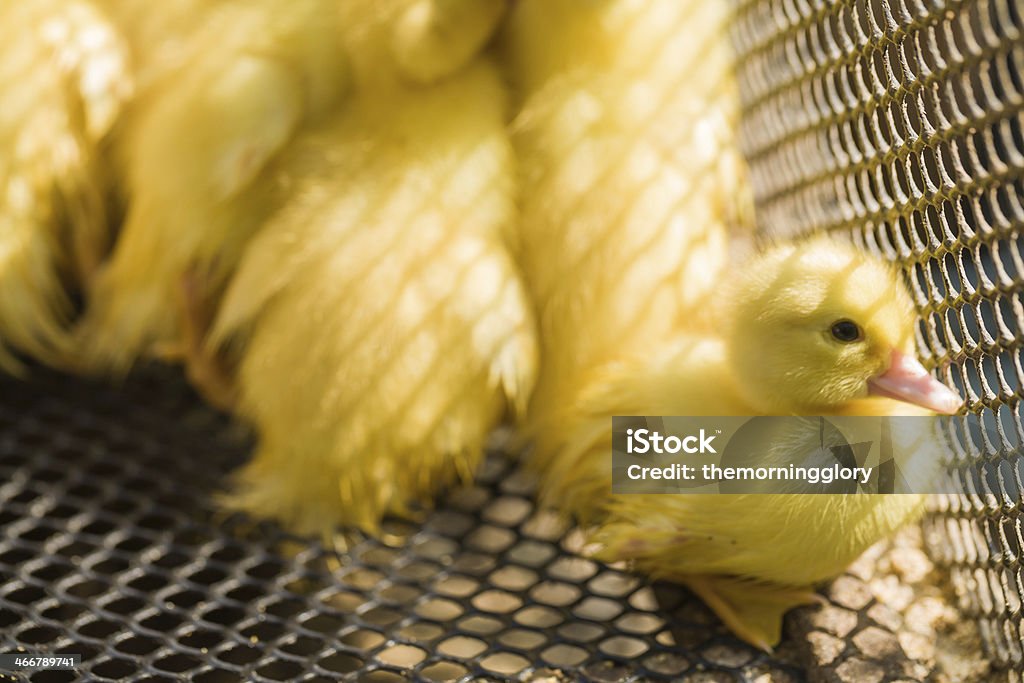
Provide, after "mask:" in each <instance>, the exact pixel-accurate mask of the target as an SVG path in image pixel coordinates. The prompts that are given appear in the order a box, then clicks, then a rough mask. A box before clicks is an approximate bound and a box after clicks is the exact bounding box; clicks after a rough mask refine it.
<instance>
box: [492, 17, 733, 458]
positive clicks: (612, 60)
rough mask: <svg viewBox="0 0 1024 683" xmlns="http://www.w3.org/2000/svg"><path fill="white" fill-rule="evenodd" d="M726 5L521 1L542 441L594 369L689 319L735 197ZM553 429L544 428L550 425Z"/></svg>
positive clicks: (513, 44) (519, 38)
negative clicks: (539, 347) (538, 340)
mask: <svg viewBox="0 0 1024 683" xmlns="http://www.w3.org/2000/svg"><path fill="white" fill-rule="evenodd" d="M730 11H731V10H730V3H728V2H720V1H715V2H677V1H676V0H651V1H646V2H637V1H636V0H596V1H591V2H579V0H520V1H519V2H517V3H516V5H515V8H514V10H513V11H512V14H511V16H510V18H509V20H508V22H507V27H506V29H505V31H504V35H503V56H504V61H505V64H506V66H507V70H508V73H509V78H510V80H511V81H512V83H513V84H514V86H515V87H516V90H517V94H518V100H519V102H518V105H517V106H518V113H517V115H516V117H515V119H514V121H513V124H512V138H513V143H514V146H515V149H516V152H517V157H518V159H519V162H520V166H521V170H520V176H521V183H522V187H521V196H522V199H521V207H522V215H521V217H520V219H519V232H520V234H519V237H518V238H519V240H520V242H521V247H520V250H521V253H520V263H521V265H522V267H523V270H524V273H525V277H526V280H527V283H528V285H529V286H530V289H531V291H532V294H533V298H534V301H535V304H536V307H537V311H538V324H539V329H540V334H539V339H540V341H541V346H542V349H541V351H542V352H541V369H540V377H539V379H538V387H537V390H536V393H535V396H534V398H533V399H532V402H531V407H530V413H531V417H530V423H531V425H532V432H533V434H534V436H535V437H536V438H537V439H539V440H541V441H543V440H544V439H546V438H548V428H547V427H546V426H545V425H557V424H558V423H559V422H560V421H561V417H560V414H561V411H562V410H563V409H564V408H565V407H566V406H569V405H572V404H573V403H574V402H575V401H576V400H577V398H578V397H579V396H580V395H581V393H582V392H584V391H585V387H584V385H583V383H584V381H585V379H586V377H587V376H588V375H589V374H590V373H592V372H593V371H594V369H595V368H597V367H600V366H602V365H603V364H606V363H610V362H613V361H615V360H616V359H618V358H620V357H621V356H622V355H624V354H629V353H635V352H638V351H639V350H641V349H643V348H645V346H646V345H647V344H649V343H650V341H651V340H656V339H664V338H666V337H667V336H668V335H672V334H677V333H678V332H679V331H680V330H684V329H696V328H699V327H700V321H701V319H702V318H703V317H704V309H705V308H706V307H707V306H706V301H707V298H708V296H709V295H710V294H711V292H712V291H714V289H715V287H716V286H717V282H718V279H717V277H716V274H717V273H718V272H719V271H720V270H721V268H722V266H723V265H724V263H725V259H726V256H727V239H726V237H727V231H728V229H729V228H730V227H734V228H735V227H745V225H746V222H747V216H748V215H749V202H750V198H749V196H748V193H747V190H746V183H745V182H744V177H745V173H744V167H743V164H742V161H741V159H740V155H739V153H738V151H737V145H736V125H737V122H738V98H737V92H736V84H735V79H734V77H733V75H732V71H731V69H732V59H731V54H730V50H729V41H728V33H727V29H728V23H729V17H730ZM554 429H555V430H556V431H557V427H554Z"/></svg>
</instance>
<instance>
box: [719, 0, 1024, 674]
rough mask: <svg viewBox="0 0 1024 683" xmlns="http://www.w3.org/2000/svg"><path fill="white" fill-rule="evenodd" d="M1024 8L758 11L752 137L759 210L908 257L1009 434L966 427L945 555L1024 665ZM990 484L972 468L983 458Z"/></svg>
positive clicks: (958, 358)
mask: <svg viewBox="0 0 1024 683" xmlns="http://www.w3.org/2000/svg"><path fill="white" fill-rule="evenodd" d="M1022 9H1024V7H1022V6H1021V5H1020V3H1018V2H1016V0H971V1H955V0H954V1H948V2H947V1H927V2H926V1H925V0H853V1H850V2H812V1H805V0H778V1H776V2H746V3H742V5H741V7H740V10H739V16H738V19H737V22H736V26H735V39H736V44H737V46H738V50H739V53H740V76H739V78H740V83H741V89H742V96H743V99H744V107H745V115H744V126H743V130H744V135H743V145H744V147H745V152H746V153H747V155H748V158H749V160H750V162H751V168H752V179H753V185H754V191H755V194H756V198H757V205H758V218H759V221H760V223H761V225H762V227H763V228H765V229H767V230H771V231H781V232H786V233H789V232H805V231H809V230H835V231H849V232H851V233H852V234H853V237H854V239H855V241H857V242H859V243H861V244H863V245H866V246H867V247H868V248H869V249H872V250H874V251H876V252H879V253H881V254H884V255H885V256H886V257H888V258H890V259H893V260H895V261H898V262H899V263H900V264H901V265H902V266H903V269H904V271H905V273H906V275H907V279H908V280H909V282H910V285H911V288H912V290H913V294H914V298H915V300H916V303H917V306H918V309H919V311H920V314H921V322H920V325H919V327H918V330H917V345H918V349H919V351H920V354H921V356H922V357H923V358H924V359H926V360H927V362H928V365H929V366H930V367H931V368H933V369H934V371H935V372H937V373H938V376H939V377H940V378H941V379H943V380H944V381H945V382H946V383H947V384H948V385H949V386H951V387H954V388H956V389H957V390H958V391H959V392H960V393H961V395H963V396H965V397H966V399H967V401H966V410H967V411H970V412H972V413H975V414H978V415H981V416H982V419H983V420H984V421H985V422H986V423H987V424H989V425H991V426H992V427H994V428H996V430H997V431H998V435H999V438H998V439H997V440H989V439H985V438H982V439H976V438H973V437H970V436H965V435H964V434H954V435H952V436H953V437H954V446H955V450H956V457H957V458H958V465H959V467H958V468H955V469H956V471H955V472H954V473H953V475H952V476H954V477H959V478H961V481H959V484H960V485H961V486H962V489H960V490H963V491H964V492H965V493H964V495H957V496H946V497H941V498H937V499H936V500H935V502H934V505H933V513H932V515H931V516H930V518H929V519H928V520H927V522H926V524H925V532H926V534H925V535H926V541H927V545H928V547H929V549H930V551H931V553H932V555H933V557H934V558H936V560H937V561H938V562H940V563H941V564H942V565H944V566H946V567H948V569H949V571H950V573H951V577H952V580H953V584H954V586H955V589H956V592H957V594H958V596H959V597H960V603H961V607H962V610H963V612H964V614H965V616H967V617H969V618H974V619H977V620H978V622H979V624H980V627H981V633H982V636H983V640H984V642H985V645H986V648H987V651H988V653H989V655H990V656H991V657H992V658H993V659H994V661H995V662H996V663H997V664H998V665H1001V666H1006V667H1010V668H1011V669H1012V670H1013V671H1014V672H1016V674H1015V677H1016V678H1019V675H1020V674H1019V672H1020V671H1022V670H1024V657H1022V649H1021V648H1022V640H1021V638H1022V632H1021V601H1022V598H1024V576H1022V574H1021V565H1020V556H1021V548H1022V547H1024V537H1022V535H1021V498H1022V492H1024V477H1022V475H1024V464H1022V462H1021V458H1020V444H1021V443H1022V435H1024V432H1022V424H1021V398H1022V397H1024V371H1022V357H1021V355H1022V352H1021V349H1022V346H1024V305H1022V300H1021V293H1022V291H1024V251H1022V249H1024V238H1022V235H1021V230H1022V225H1024V223H1022V221H1024V203H1022V200H1024V184H1022V181H1024V132H1022V121H1024V119H1022V110H1024V85H1022V73H1024V40H1022V36H1021V30H1022V19H1021V13H1022ZM969 463H970V464H975V465H977V467H978V471H979V472H981V476H978V477H969V476H965V472H967V467H966V465H967V464H969Z"/></svg>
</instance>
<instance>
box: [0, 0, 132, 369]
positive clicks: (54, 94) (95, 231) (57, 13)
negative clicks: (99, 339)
mask: <svg viewBox="0 0 1024 683" xmlns="http://www.w3.org/2000/svg"><path fill="white" fill-rule="evenodd" d="M130 94H131V80H130V73H129V57H128V50H127V47H126V46H125V45H124V44H123V42H122V41H121V39H120V38H119V36H118V34H117V32H116V31H115V30H114V29H113V27H112V26H110V24H109V23H108V21H107V20H106V18H105V17H104V16H103V15H102V13H101V12H100V11H98V10H97V8H96V7H94V6H93V3H91V2H88V1H86V0H41V1H40V2H5V3H0V101H2V102H3V106H2V112H0V292H2V294H0V368H2V369H4V370H7V371H10V372H17V371H18V370H19V368H20V365H19V364H18V362H17V361H16V360H15V359H14V357H13V355H12V354H11V351H12V350H14V349H17V350H18V351H21V352H23V353H27V354H29V355H31V356H34V357H36V358H37V359H40V360H44V361H47V362H55V361H56V360H57V359H58V358H59V357H61V356H62V355H63V353H64V352H65V351H66V347H67V333H66V330H65V325H66V323H67V318H68V316H69V313H70V308H71V307H70V304H69V301H68V289H69V285H71V286H73V287H75V288H77V286H78V285H79V284H80V282H81V281H82V280H84V279H86V278H87V277H88V276H89V275H90V274H91V272H92V270H93V269H94V268H95V266H96V263H97V261H98V260H99V259H100V257H101V255H102V253H103V251H104V250H105V248H106V243H107V239H108V237H109V231H108V227H107V226H108V216H107V208H106V200H107V196H106V195H107V178H106V175H107V174H106V170H105V167H104V164H103V163H102V162H101V159H100V154H99V151H98V147H99V144H100V142H101V140H102V139H103V138H104V137H105V136H106V135H107V133H108V132H109V130H110V128H111V126H112V125H113V123H114V121H115V120H116V118H117V116H118V113H119V112H120V110H121V108H122V106H123V104H124V102H125V100H126V99H127V98H128V97H129V96H130Z"/></svg>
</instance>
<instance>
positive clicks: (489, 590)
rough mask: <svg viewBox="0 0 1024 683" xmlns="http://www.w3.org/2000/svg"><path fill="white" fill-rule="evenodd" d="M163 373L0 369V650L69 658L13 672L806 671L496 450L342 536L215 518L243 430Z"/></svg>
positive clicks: (545, 675)
mask: <svg viewBox="0 0 1024 683" xmlns="http://www.w3.org/2000/svg"><path fill="white" fill-rule="evenodd" d="M171 379H172V381H170V384H168V377H167V376H166V374H158V375H153V376H146V377H143V378H140V379H137V380H133V381H131V382H129V384H128V385H127V386H125V387H123V388H122V389H120V390H117V389H113V388H107V387H104V386H102V385H95V384H89V383H87V382H82V381H80V380H70V379H66V378H63V377H58V376H54V375H49V374H44V375H42V376H41V377H40V378H39V379H37V380H34V381H32V382H31V383H28V384H22V383H19V382H17V381H14V380H4V381H2V382H0V481H2V482H3V483H2V485H0V505H2V507H0V510H2V512H0V528H2V530H3V540H2V541H0V572H2V577H3V582H2V583H0V633H2V634H3V635H2V636H0V651H3V652H14V651H16V650H17V649H19V648H20V649H22V650H25V651H27V652H33V653H34V652H40V653H42V652H55V653H57V652H59V653H75V654H81V655H83V660H84V663H83V668H82V670H81V671H80V672H78V673H77V674H76V673H75V672H70V671H48V672H37V673H35V674H34V675H32V677H31V679H30V680H32V681H58V680H73V679H75V678H76V677H77V676H79V675H86V676H88V677H91V678H94V679H119V680H146V681H155V680H175V679H178V678H180V677H187V678H189V679H191V680H195V681H200V682H203V681H205V682H211V681H236V680H257V681H258V680H271V681H284V680H289V681H290V680H337V679H339V678H340V679H347V680H358V681H391V680H399V679H406V678H413V679H415V680H425V681H454V680H554V681H558V680H576V679H577V678H580V677H585V678H587V679H591V680H598V681H604V680H609V681H618V680H641V679H642V680H649V681H662V680H670V679H671V680H677V679H678V678H679V677H680V676H683V675H686V674H694V675H697V674H699V675H700V678H695V679H694V680H702V679H703V680H708V681H719V680H722V681H726V680H736V681H754V680H761V681H764V680H778V681H797V680H802V679H803V675H802V673H801V669H800V667H799V666H798V665H796V664H795V663H794V662H793V660H792V659H789V660H788V661H787V658H786V655H785V652H784V653H783V655H782V656H776V657H774V658H771V657H769V656H767V655H765V654H763V653H760V652H758V651H755V650H753V649H751V648H749V647H747V646H744V645H742V644H741V643H738V642H737V641H735V640H734V639H733V638H731V637H730V636H729V635H727V634H726V632H725V631H724V630H723V629H722V628H721V627H720V626H718V625H717V624H716V623H715V621H714V618H713V617H712V616H711V615H710V613H709V612H707V611H706V610H705V609H704V608H703V607H702V606H701V605H700V604H699V603H698V602H696V601H694V600H693V599H691V598H689V597H688V596H687V595H686V594H685V593H684V592H682V591H681V590H680V589H677V588H674V587H670V586H660V585H659V586H657V587H653V588H652V587H650V586H645V585H643V584H641V582H640V581H639V580H638V579H637V578H635V577H633V576H631V575H629V574H628V573H625V572H622V571H618V570H616V569H612V568H609V567H606V566H602V565H600V564H598V563H595V562H593V561H590V560H588V559H584V558H582V557H580V556H578V555H575V554H573V553H572V552H571V550H569V549H570V548H572V547H573V542H574V538H575V536H574V535H573V534H572V533H569V534H566V531H567V529H566V527H565V525H564V524H563V523H561V522H559V521H558V520H557V519H556V518H554V517H552V516H550V515H548V514H547V513H543V512H538V511H536V510H534V507H533V504H532V503H531V501H530V497H529V496H530V492H531V485H530V482H529V481H528V480H527V479H526V478H525V477H523V476H521V475H517V474H514V473H513V472H512V471H511V468H510V465H509V461H508V460H507V459H504V458H502V457H500V456H492V457H491V458H489V460H488V461H487V465H486V466H485V468H484V471H483V472H481V476H480V483H479V484H477V485H475V486H473V487H471V488H467V489H464V490H460V491H458V492H456V493H454V494H453V495H451V496H450V497H448V498H447V500H446V503H445V505H444V507H443V508H442V509H440V510H438V511H436V512H434V513H432V514H429V515H427V516H426V518H425V519H424V522H423V523H422V524H411V523H406V522H393V523H390V524H389V525H388V526H387V527H386V533H385V534H384V536H383V537H382V538H381V539H380V540H372V541H364V542H360V543H357V544H356V545H355V546H354V547H352V548H351V549H350V552H348V553H344V554H335V551H334V549H330V550H328V549H325V548H324V547H322V546H320V545H319V544H316V543H312V542H308V541H305V540H300V539H296V538H293V537H289V536H287V535H285V534H283V533H281V532H279V531H278V530H276V529H274V528H273V527H272V526H269V525H253V524H252V523H250V522H247V521H246V520H244V519H240V518H237V517H235V518H229V519H221V518H219V516H218V514H217V513H216V512H215V506H214V504H213V502H212V498H211V494H213V493H214V492H215V491H216V489H217V488H218V487H219V486H224V485H225V479H224V476H223V475H224V474H225V473H226V472H227V471H229V470H230V469H231V468H232V467H234V466H235V465H237V464H238V463H239V462H241V461H242V459H243V458H244V457H245V455H246V453H247V450H248V446H247V444H246V442H245V439H244V438H242V437H241V436H240V435H239V434H238V430H237V429H236V428H232V427H230V425H229V424H228V423H227V421H226V420H225V419H224V418H222V417H220V416H218V415H216V414H215V413H212V412H210V411H208V410H206V409H204V408H202V407H201V406H200V405H199V404H198V402H196V401H195V399H193V398H192V397H191V395H190V394H189V393H188V390H187V388H185V387H184V386H183V385H182V383H181V382H180V380H177V379H176V378H174V377H172V378H171ZM766 676H768V677H767V678H766Z"/></svg>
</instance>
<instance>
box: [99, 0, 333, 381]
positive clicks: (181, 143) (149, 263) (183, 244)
mask: <svg viewBox="0 0 1024 683" xmlns="http://www.w3.org/2000/svg"><path fill="white" fill-rule="evenodd" d="M97 1H98V2H100V3H101V4H102V5H103V6H104V8H105V9H106V11H107V12H109V14H110V16H111V17H112V18H113V19H114V21H115V23H116V24H117V25H118V27H119V29H120V30H121V31H122V32H123V34H124V35H125V36H126V37H127V38H128V40H129V42H130V46H131V49H132V54H133V56H134V59H135V63H136V66H135V68H136V80H137V83H138V85H137V90H138V92H137V95H136V97H135V98H134V100H133V101H132V104H131V107H130V108H129V109H128V110H127V112H126V113H125V115H124V117H123V120H122V121H121V122H120V124H119V126H118V129H117V131H116V136H115V140H114V143H115V156H116V160H117V163H118V169H119V173H120V176H121V186H122V187H121V189H122V193H123V195H124V201H125V203H126V216H125V220H124V225H123V227H122V228H121V232H120V235H119V237H118V240H117V243H116V246H115V248H114V251H113V253H112V254H111V256H110V259H109V262H108V263H106V264H105V266H104V268H103V270H102V271H101V272H100V273H99V276H98V277H97V279H96V281H95V282H94V283H93V286H92V288H91V291H90V292H89V297H88V311H87V315H86V317H85V318H84V320H83V322H82V324H81V327H80V329H79V339H80V340H81V343H82V345H83V353H82V359H81V362H82V364H83V365H84V366H85V367H87V368H90V369H93V370H100V371H113V372H123V371H125V370H127V369H128V368H129V367H130V366H131V364H132V363H133V361H135V360H136V359H137V358H138V357H140V356H144V355H154V354H159V355H163V356H181V355H186V356H187V355H188V354H189V353H193V354H194V352H195V351H194V349H195V347H197V346H198V344H197V342H196V339H194V337H201V336H202V335H203V333H204V332H205V330H204V329H201V328H203V327H204V322H206V321H204V318H206V317H208V316H209V315H210V310H209V309H212V308H215V305H216V301H217V298H218V295H219V294H220V292H221V290H222V288H223V286H224V285H225V282H226V280H227V278H228V276H229V275H230V273H231V272H232V268H233V266H234V265H235V263H236V262H237V260H238V257H239V254H240V253H241V250H242V247H243V246H244V244H245V243H246V240H247V238H248V237H249V236H251V235H252V234H253V233H254V232H255V231H256V229H257V228H258V227H259V225H261V223H262V220H263V218H264V217H265V216H266V214H267V213H268V212H269V210H270V208H271V207H272V206H273V205H274V201H275V199H274V198H275V196H276V194H275V193H276V192H279V191H284V190H283V189H282V188H281V187H280V185H279V184H278V183H276V182H275V177H274V168H273V161H274V159H275V157H276V155H277V154H278V153H279V152H280V150H281V149H282V148H284V147H285V146H286V145H287V143H288V142H289V140H290V139H292V137H293V136H294V135H295V133H296V131H297V130H298V129H299V128H300V127H301V126H302V125H304V124H308V123H310V122H315V121H316V120H318V119H319V118H320V117H322V116H323V115H324V114H325V113H327V112H329V111H330V110H331V109H332V107H334V106H335V105H336V104H337V101H338V100H339V98H340V97H341V95H342V93H343V91H344V89H345V85H346V81H347V77H346V71H347V64H346V60H345V58H344V54H343V52H342V50H341V48H340V31H339V25H340V17H339V16H338V11H337V7H336V5H337V3H336V2H335V1H334V0H294V1H290V2H285V1H283V0H254V1H245V2H243V1H242V0H217V1H215V2H209V1H207V0H172V1H170V2H157V3H153V2H148V1H146V0H97ZM196 328H200V329H196Z"/></svg>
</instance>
